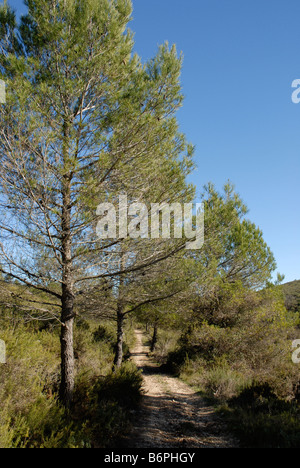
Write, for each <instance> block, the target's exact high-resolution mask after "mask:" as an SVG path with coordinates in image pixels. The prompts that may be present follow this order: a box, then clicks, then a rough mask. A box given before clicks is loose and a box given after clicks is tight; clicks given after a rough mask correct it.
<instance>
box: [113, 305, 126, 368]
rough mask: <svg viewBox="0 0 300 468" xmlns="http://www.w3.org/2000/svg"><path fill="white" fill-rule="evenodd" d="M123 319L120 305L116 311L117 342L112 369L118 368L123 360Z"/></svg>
mask: <svg viewBox="0 0 300 468" xmlns="http://www.w3.org/2000/svg"><path fill="white" fill-rule="evenodd" d="M124 319H125V316H124V314H123V311H122V309H121V307H119V308H118V312H117V344H116V354H115V359H114V367H113V370H114V371H116V370H117V369H119V368H120V367H121V365H122V362H123V343H124Z"/></svg>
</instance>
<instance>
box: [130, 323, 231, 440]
mask: <svg viewBox="0 0 300 468" xmlns="http://www.w3.org/2000/svg"><path fill="white" fill-rule="evenodd" d="M143 338H144V334H143V332H142V331H141V330H136V346H135V349H134V350H133V352H132V359H133V361H134V362H135V363H136V365H137V366H138V368H140V369H141V370H142V372H143V377H144V398H143V403H142V405H141V408H140V410H139V411H138V414H137V418H136V424H135V427H134V428H133V430H132V432H131V434H129V435H128V437H127V440H126V442H125V445H126V446H127V447H130V448H184V447H186V448H201V447H202V448H229V447H238V442H237V441H236V440H234V438H233V437H232V436H231V435H230V434H229V433H228V431H227V429H226V427H225V425H224V423H223V421H222V420H221V419H220V418H219V417H218V416H217V415H216V413H215V411H214V408H213V407H211V406H208V405H207V404H206V403H205V401H204V400H203V399H202V398H201V397H200V396H199V395H198V394H197V393H195V392H194V390H193V389H192V388H191V387H189V386H188V385H187V384H185V383H184V382H182V381H181V380H180V379H178V378H176V377H172V376H170V375H167V374H164V373H162V372H161V371H160V369H159V366H158V365H157V364H156V363H155V362H153V361H152V360H151V358H150V357H149V356H148V352H149V349H148V348H147V346H145V345H144V344H143Z"/></svg>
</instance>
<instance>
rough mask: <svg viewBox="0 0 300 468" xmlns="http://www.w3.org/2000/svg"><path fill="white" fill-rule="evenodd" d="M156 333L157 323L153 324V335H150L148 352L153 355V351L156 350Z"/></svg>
mask: <svg viewBox="0 0 300 468" xmlns="http://www.w3.org/2000/svg"><path fill="white" fill-rule="evenodd" d="M157 333H158V325H157V323H155V324H154V328H153V335H152V340H151V346H150V351H151V353H153V351H154V350H155V348H156V344H157Z"/></svg>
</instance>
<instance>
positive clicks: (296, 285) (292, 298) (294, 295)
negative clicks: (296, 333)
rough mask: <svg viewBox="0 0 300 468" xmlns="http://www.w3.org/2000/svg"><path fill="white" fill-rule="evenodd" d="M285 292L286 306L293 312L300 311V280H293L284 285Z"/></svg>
mask: <svg viewBox="0 0 300 468" xmlns="http://www.w3.org/2000/svg"><path fill="white" fill-rule="evenodd" d="M282 288H283V292H284V294H285V297H286V299H285V306H286V308H287V310H290V311H292V312H297V311H299V312H300V280H295V281H291V282H289V283H285V284H283V285H282Z"/></svg>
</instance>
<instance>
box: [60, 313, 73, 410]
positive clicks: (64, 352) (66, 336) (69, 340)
mask: <svg viewBox="0 0 300 468" xmlns="http://www.w3.org/2000/svg"><path fill="white" fill-rule="evenodd" d="M63 308H64V307H63ZM66 309H69V307H67V308H66ZM66 309H65V310H64V311H63V315H65V314H68V315H69V317H70V318H67V317H65V320H64V321H63V325H62V327H61V338H60V342H61V384H60V400H61V402H62V403H63V405H64V406H65V407H66V408H70V406H71V404H72V399H73V391H74V346H73V324H74V318H73V317H72V314H73V312H72V314H71V309H69V310H68V311H67V310H66Z"/></svg>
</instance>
